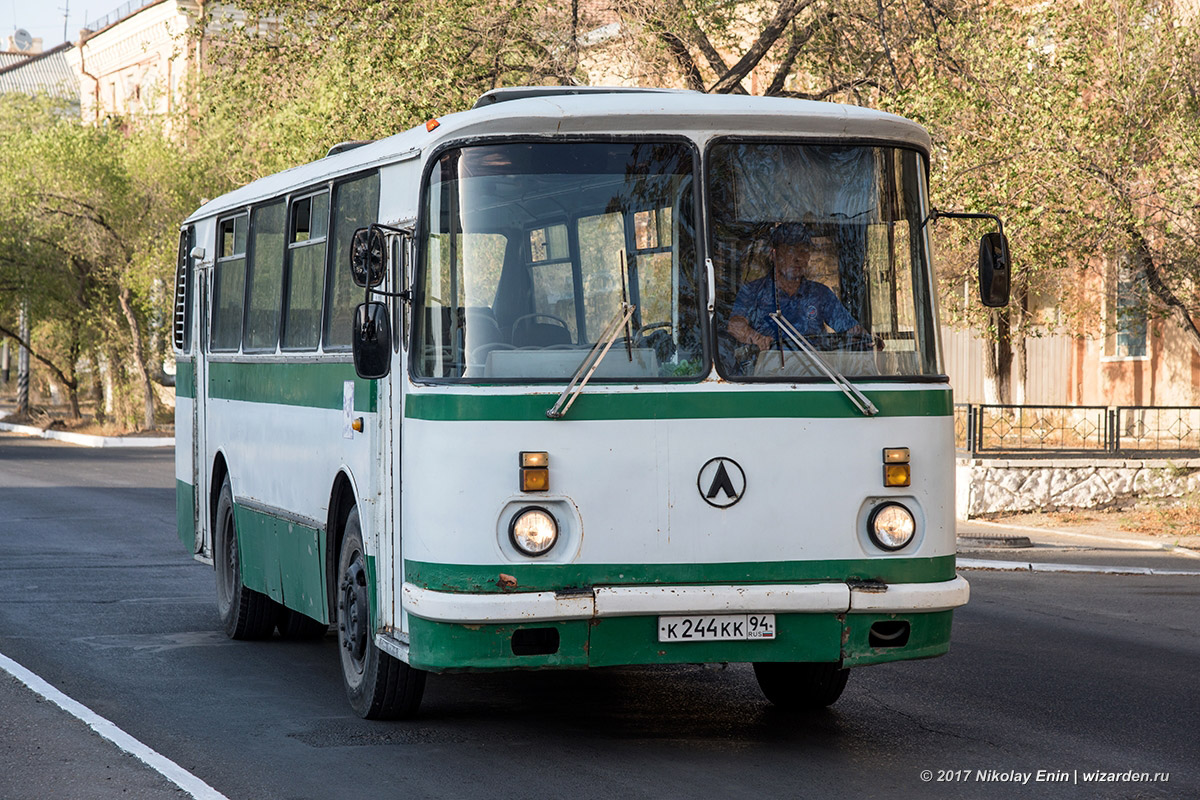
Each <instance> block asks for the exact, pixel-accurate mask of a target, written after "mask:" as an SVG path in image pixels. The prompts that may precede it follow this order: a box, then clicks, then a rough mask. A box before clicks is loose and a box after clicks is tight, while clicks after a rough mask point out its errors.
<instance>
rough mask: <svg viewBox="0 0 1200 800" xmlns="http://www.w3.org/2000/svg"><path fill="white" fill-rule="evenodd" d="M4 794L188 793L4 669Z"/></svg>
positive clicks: (0, 779)
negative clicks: (101, 736) (40, 695)
mask: <svg viewBox="0 0 1200 800" xmlns="http://www.w3.org/2000/svg"><path fill="white" fill-rule="evenodd" d="M0 764H3V765H4V767H3V769H0V797H2V798H4V800H44V798H50V797H53V798H56V800H109V798H113V800H115V798H135V800H142V799H143V798H144V799H145V800H167V798H170V799H171V800H178V798H183V797H189V796H192V795H189V793H187V792H185V791H183V790H182V789H180V788H179V787H178V786H175V785H173V784H172V783H171V782H170V781H168V780H167V779H166V778H164V777H163V776H162V775H160V774H158V773H157V772H155V771H154V770H152V769H151V768H150V767H148V766H147V765H146V764H144V763H142V762H141V761H138V760H137V759H136V758H134V757H133V756H132V755H129V754H128V753H123V752H121V750H119V749H118V748H117V746H116V745H114V744H113V743H112V742H109V741H106V740H104V739H102V738H100V736H98V735H97V734H96V732H95V731H93V730H91V729H90V728H89V727H88V726H87V725H85V724H84V723H83V722H82V721H80V720H78V719H75V718H74V717H72V716H71V715H70V714H68V713H67V712H66V711H64V710H62V709H61V708H59V707H58V706H55V705H54V704H53V703H51V702H49V701H48V700H45V699H43V698H42V697H39V696H38V695H37V694H35V693H34V692H33V691H32V690H31V689H29V688H28V687H26V686H25V685H24V684H22V683H21V682H20V681H18V680H17V679H16V678H14V677H12V676H10V675H9V674H8V673H6V672H3V671H0Z"/></svg>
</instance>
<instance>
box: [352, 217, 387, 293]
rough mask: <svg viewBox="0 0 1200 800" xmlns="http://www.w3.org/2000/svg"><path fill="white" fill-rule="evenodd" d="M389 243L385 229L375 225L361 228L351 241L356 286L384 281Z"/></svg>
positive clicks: (353, 275) (372, 284) (371, 284)
mask: <svg viewBox="0 0 1200 800" xmlns="http://www.w3.org/2000/svg"><path fill="white" fill-rule="evenodd" d="M386 256H387V243H386V242H385V241H384V238H383V231H381V230H379V228H376V227H374V226H372V227H370V228H359V229H358V230H356V231H355V232H354V239H353V240H351V242H350V275H351V277H353V278H354V284H355V285H356V286H361V287H367V286H378V285H379V284H380V283H382V282H383V273H384V265H385V261H386Z"/></svg>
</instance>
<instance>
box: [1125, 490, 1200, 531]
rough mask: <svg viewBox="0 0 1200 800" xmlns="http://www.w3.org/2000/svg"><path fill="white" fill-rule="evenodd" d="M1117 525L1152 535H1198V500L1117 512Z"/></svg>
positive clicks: (1199, 512) (1199, 515) (1126, 529)
mask: <svg viewBox="0 0 1200 800" xmlns="http://www.w3.org/2000/svg"><path fill="white" fill-rule="evenodd" d="M1119 520H1120V522H1119V527H1120V529H1121V530H1123V531H1130V532H1132V533H1148V534H1151V535H1154V536H1200V501H1197V500H1196V499H1194V498H1193V499H1191V500H1190V501H1184V502H1183V503H1181V504H1178V505H1170V506H1165V505H1164V506H1158V507H1151V508H1135V509H1132V510H1129V511H1122V512H1119Z"/></svg>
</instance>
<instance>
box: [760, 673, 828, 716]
mask: <svg viewBox="0 0 1200 800" xmlns="http://www.w3.org/2000/svg"><path fill="white" fill-rule="evenodd" d="M754 677H755V678H757V679H758V688H760V689H762V693H763V694H764V695H766V697H767V699H768V700H770V701H771V702H772V703H773V704H775V705H777V706H779V707H780V708H784V709H788V710H791V711H805V710H807V711H813V710H817V709H821V708H825V707H826V706H831V705H833V704H834V703H835V702H837V699H838V698H839V697H841V696H842V690H844V689H845V688H846V680H847V679H848V678H849V677H850V670H848V669H840V668H839V667H838V665H837V664H825V663H817V664H809V663H800V662H774V661H762V662H758V663H756V664H755V665H754Z"/></svg>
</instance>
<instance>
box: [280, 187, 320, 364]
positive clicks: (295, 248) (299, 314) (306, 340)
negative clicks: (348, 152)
mask: <svg viewBox="0 0 1200 800" xmlns="http://www.w3.org/2000/svg"><path fill="white" fill-rule="evenodd" d="M289 231H290V232H289V236H288V251H289V253H288V254H289V260H288V279H287V306H286V308H285V310H284V323H283V347H284V349H285V350H315V349H316V347H317V344H318V343H319V342H320V340H321V310H322V306H323V300H324V296H325V291H324V289H325V239H326V234H327V233H328V231H329V192H320V193H319V194H314V195H309V196H308V197H302V198H300V199H298V200H293V201H292V222H291V227H290V228H289Z"/></svg>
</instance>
